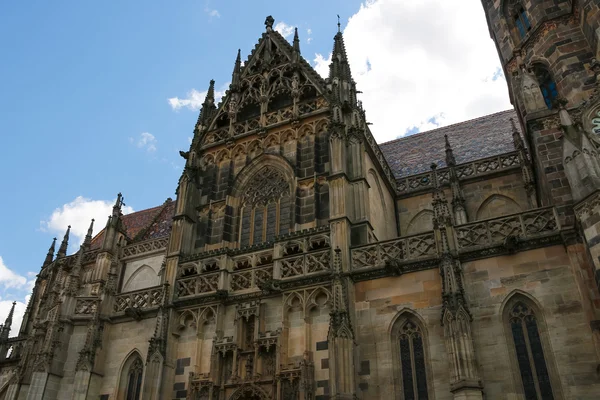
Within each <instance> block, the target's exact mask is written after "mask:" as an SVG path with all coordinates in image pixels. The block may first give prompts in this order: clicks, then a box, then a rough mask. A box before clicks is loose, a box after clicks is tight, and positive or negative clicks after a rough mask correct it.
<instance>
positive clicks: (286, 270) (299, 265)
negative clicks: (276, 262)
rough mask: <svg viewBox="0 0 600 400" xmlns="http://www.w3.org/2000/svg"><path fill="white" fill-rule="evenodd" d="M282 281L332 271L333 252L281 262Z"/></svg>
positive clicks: (292, 257) (305, 255) (315, 253)
mask: <svg viewBox="0 0 600 400" xmlns="http://www.w3.org/2000/svg"><path fill="white" fill-rule="evenodd" d="M280 262H281V279H286V278H295V277H299V276H306V275H309V274H313V273H317V272H327V271H331V250H329V249H326V250H321V251H314V252H311V253H306V254H301V255H297V256H290V257H286V258H283V259H281V260H280Z"/></svg>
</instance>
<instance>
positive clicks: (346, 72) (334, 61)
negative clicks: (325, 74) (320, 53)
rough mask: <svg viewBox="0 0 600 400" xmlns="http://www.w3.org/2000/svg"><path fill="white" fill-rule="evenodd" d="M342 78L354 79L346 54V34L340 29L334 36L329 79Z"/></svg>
mask: <svg viewBox="0 0 600 400" xmlns="http://www.w3.org/2000/svg"><path fill="white" fill-rule="evenodd" d="M336 77H337V78H340V79H344V80H348V81H350V80H352V74H351V73H350V65H349V64H348V57H347V55H346V46H345V45H344V35H342V32H341V31H340V30H339V23H338V33H336V35H335V36H334V37H333V52H332V55H331V64H330V65H329V79H334V78H336Z"/></svg>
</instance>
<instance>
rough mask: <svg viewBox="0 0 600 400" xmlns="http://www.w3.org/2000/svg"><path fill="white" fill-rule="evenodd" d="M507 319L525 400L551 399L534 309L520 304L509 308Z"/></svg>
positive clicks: (552, 397) (552, 396) (550, 388)
mask: <svg viewBox="0 0 600 400" xmlns="http://www.w3.org/2000/svg"><path fill="white" fill-rule="evenodd" d="M509 316H510V319H509V321H510V330H511V332H512V337H513V341H514V345H515V351H516V353H517V354H516V355H517V363H518V364H519V371H520V373H521V381H522V383H523V391H524V394H525V399H527V400H542V399H543V400H553V399H554V395H553V393H552V386H551V385H550V376H549V374H548V368H547V366H546V359H545V357H544V349H543V346H542V342H541V340H540V334H539V330H538V329H539V327H538V322H537V318H536V316H535V314H534V312H533V310H532V309H531V307H529V306H528V305H526V304H525V303H523V302H521V301H519V302H517V303H516V304H515V305H514V306H513V307H512V309H511V310H510V314H509Z"/></svg>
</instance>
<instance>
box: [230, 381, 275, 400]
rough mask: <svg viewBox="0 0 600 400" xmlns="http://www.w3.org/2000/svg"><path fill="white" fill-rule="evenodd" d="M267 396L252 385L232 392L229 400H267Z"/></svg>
mask: <svg viewBox="0 0 600 400" xmlns="http://www.w3.org/2000/svg"><path fill="white" fill-rule="evenodd" d="M270 398H271V396H269V395H268V394H267V393H266V392H265V391H264V390H263V389H262V388H260V387H259V386H257V385H254V384H251V383H250V384H246V385H244V386H242V387H240V388H239V389H238V390H236V391H235V392H233V394H232V395H231V397H229V400H269V399H270Z"/></svg>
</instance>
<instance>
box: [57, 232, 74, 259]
mask: <svg viewBox="0 0 600 400" xmlns="http://www.w3.org/2000/svg"><path fill="white" fill-rule="evenodd" d="M70 232H71V225H69V226H68V227H67V231H66V232H65V236H64V237H63V241H62V243H61V244H60V247H59V249H58V253H57V254H56V257H57V258H60V257H66V256H67V247H68V246H69V233H70Z"/></svg>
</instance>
